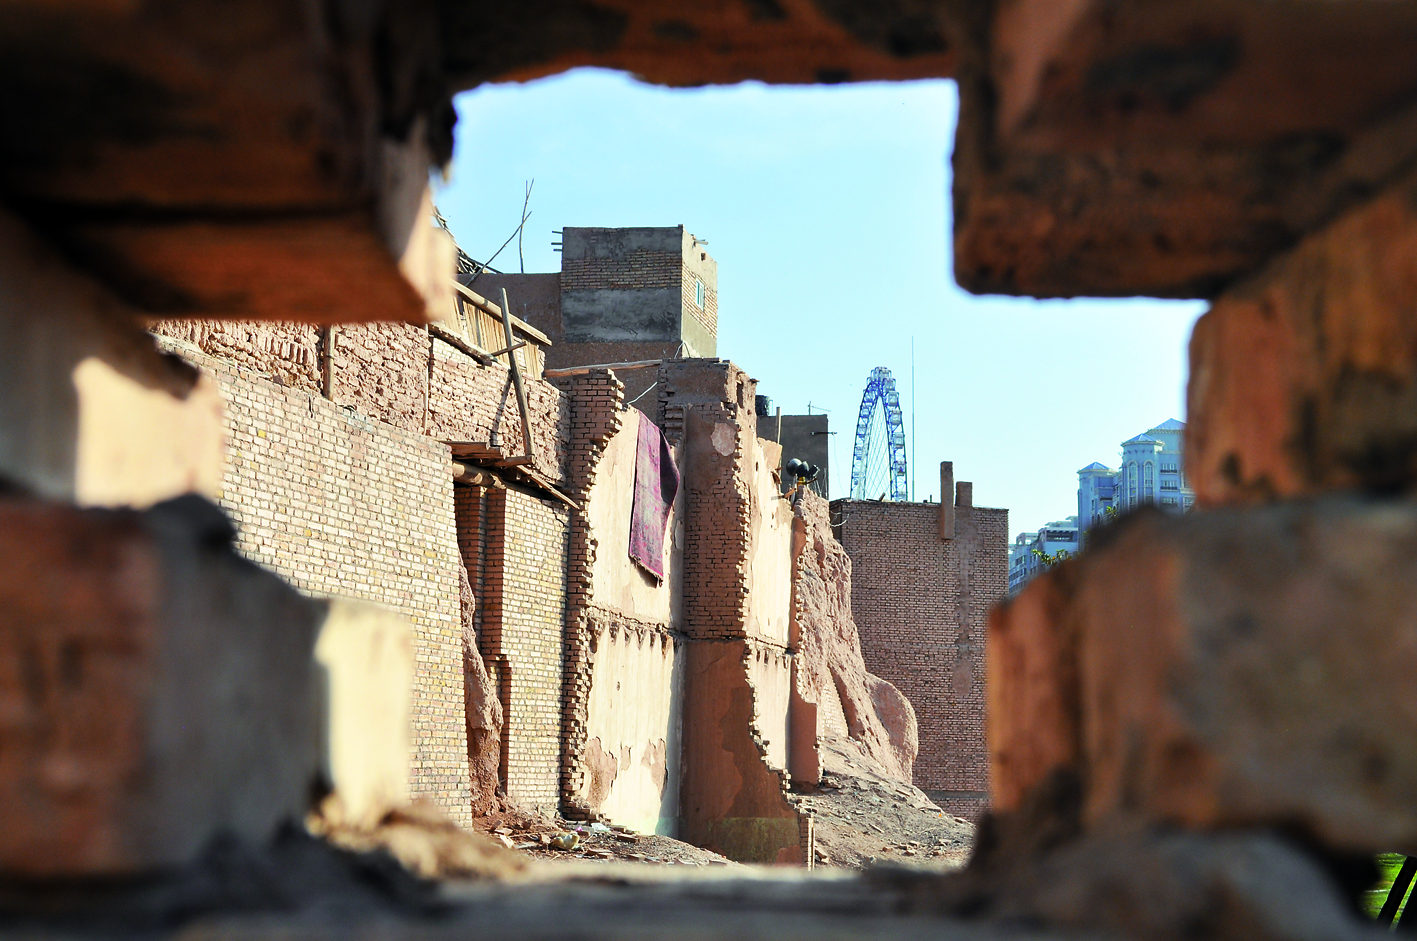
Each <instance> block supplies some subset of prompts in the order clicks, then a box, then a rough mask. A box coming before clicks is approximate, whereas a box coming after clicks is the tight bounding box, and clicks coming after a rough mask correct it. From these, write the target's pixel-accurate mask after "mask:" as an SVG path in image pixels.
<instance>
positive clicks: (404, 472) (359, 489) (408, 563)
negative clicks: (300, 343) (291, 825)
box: [165, 340, 470, 823]
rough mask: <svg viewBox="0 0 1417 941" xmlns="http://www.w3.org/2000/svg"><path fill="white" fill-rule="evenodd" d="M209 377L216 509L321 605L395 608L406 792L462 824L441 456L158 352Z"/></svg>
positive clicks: (461, 746) (458, 652) (191, 352)
mask: <svg viewBox="0 0 1417 941" xmlns="http://www.w3.org/2000/svg"><path fill="white" fill-rule="evenodd" d="M165 345H166V346H167V347H168V348H169V349H174V350H175V351H176V352H178V353H180V354H181V355H182V356H183V357H184V358H186V359H188V360H190V361H192V362H194V363H196V364H197V365H198V366H200V367H201V368H202V369H204V370H205V371H206V372H208V373H209V374H211V375H212V376H213V377H214V378H215V379H216V381H217V382H218V384H219V385H220V387H221V391H222V397H223V399H224V400H225V402H226V410H227V422H228V428H229V435H230V438H229V444H228V458H227V468H226V473H225V476H224V478H223V484H222V491H221V494H220V497H219V502H220V503H221V505H222V506H223V508H225V509H226V511H227V512H228V513H229V514H231V517H232V519H233V521H234V522H235V523H236V525H237V526H238V528H239V530H240V536H239V541H238V545H239V546H240V548H241V551H242V552H243V553H245V554H246V555H247V556H248V557H250V558H251V559H253V560H255V561H257V562H259V563H261V564H263V565H265V566H267V567H269V568H271V569H273V570H274V571H276V572H279V573H280V574H281V575H283V576H284V577H286V578H287V579H289V580H290V581H291V582H292V583H293V584H294V585H296V586H297V587H298V588H300V589H301V590H303V591H305V592H308V593H309V594H312V595H317V596H331V595H335V596H343V597H348V598H361V599H364V600H367V601H372V602H375V603H376V604H381V605H385V606H387V607H390V608H394V609H396V610H398V611H400V612H401V613H403V614H404V615H405V616H407V617H408V619H409V621H410V623H411V624H412V625H413V630H414V655H415V659H416V675H415V680H414V690H413V740H414V753H413V756H412V781H411V789H412V792H413V794H414V795H415V796H421V797H426V798H429V799H431V800H433V801H434V802H436V803H437V804H438V805H440V806H441V807H442V808H443V809H444V810H446V811H447V812H448V813H449V814H450V815H451V816H452V817H453V819H455V820H457V821H459V822H460V823H467V822H469V820H470V805H469V802H470V791H469V782H468V765H467V739H466V729H465V725H464V719H463V700H462V689H463V677H462V670H463V665H462V641H461V622H460V608H459V600H458V579H457V569H456V568H455V566H456V565H457V564H458V555H457V540H456V532H455V529H454V521H453V507H452V478H451V476H450V475H449V473H448V455H447V448H446V446H444V445H442V444H440V443H438V442H436V441H433V440H431V439H429V438H425V437H423V436H421V435H416V434H409V433H408V432H405V431H402V430H399V429H397V428H393V427H390V426H389V425H387V424H384V423H382V422H378V421H373V420H371V419H369V418H367V417H365V416H362V415H360V414H359V413H357V412H354V411H351V410H349V409H344V408H340V407H339V406H337V405H335V404H333V403H331V402H329V401H327V400H325V399H324V398H321V397H320V396H318V395H313V394H311V393H309V392H306V391H301V390H296V389H290V388H281V387H280V386H277V385H275V384H274V383H272V382H269V381H267V380H265V379H253V378H246V377H244V376H240V375H238V374H237V372H236V369H235V368H233V366H232V365H231V364H230V363H227V362H224V361H222V360H219V359H214V358H211V357H208V356H204V355H202V354H201V353H200V351H198V350H197V349H195V348H194V347H191V346H188V345H186V344H181V343H174V342H172V341H171V340H168V341H167V342H166V344H165Z"/></svg>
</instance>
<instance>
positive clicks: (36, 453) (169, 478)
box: [0, 213, 225, 506]
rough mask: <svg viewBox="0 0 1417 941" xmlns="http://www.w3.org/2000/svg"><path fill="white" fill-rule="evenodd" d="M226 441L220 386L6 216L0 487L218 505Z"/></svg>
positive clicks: (133, 501) (0, 294)
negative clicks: (164, 348)
mask: <svg viewBox="0 0 1417 941" xmlns="http://www.w3.org/2000/svg"><path fill="white" fill-rule="evenodd" d="M224 438H225V422H224V420H223V416H222V405H221V399H220V396H219V395H218V393H217V390H216V388H215V386H214V385H213V384H212V383H211V382H210V381H208V380H203V379H201V378H200V377H199V374H198V373H197V371H196V370H195V369H193V368H192V367H190V366H188V365H187V364H185V363H183V362H181V361H180V360H178V359H177V358H176V357H173V356H166V355H164V354H162V353H160V352H159V350H158V348H157V346H156V345H155V344H154V342H153V339H152V337H150V336H148V335H147V334H146V333H144V332H143V329H142V327H141V326H140V325H139V324H138V322H137V320H136V318H135V317H134V316H133V312H132V311H131V310H129V309H127V308H126V307H125V306H124V305H123V304H122V303H121V302H119V301H118V299H117V298H115V297H114V296H113V295H112V294H110V293H109V292H108V291H107V290H105V289H104V288H103V287H102V286H100V285H98V284H96V283H94V282H92V281H90V280H89V279H87V278H85V277H84V276H82V275H80V274H79V273H77V272H76V271H74V270H73V269H72V268H70V267H69V266H68V264H67V263H66V262H65V261H63V260H62V259H60V258H59V257H57V256H56V255H55V254H54V253H53V252H52V251H51V250H50V249H49V248H48V247H47V246H46V245H45V244H44V243H43V242H42V241H41V240H39V239H38V238H37V237H36V236H35V235H34V234H33V233H32V232H31V231H30V230H29V229H28V227H27V226H25V224H24V223H23V222H21V221H20V220H18V219H16V218H14V217H12V216H10V215H8V214H6V213H0V477H3V478H8V479H9V480H10V481H12V482H14V483H15V484H18V485H19V486H22V487H24V488H25V489H27V490H30V491H33V492H34V493H37V494H39V495H41V496H44V497H49V498H53V499H64V500H78V501H80V502H83V503H91V504H101V505H109V506H118V505H133V506H148V505H151V504H152V503H155V502H157V501H158V500H165V499H168V498H170V497H175V496H178V495H180V494H183V493H189V492H198V493H202V494H205V495H207V496H214V495H215V493H216V490H217V488H218V486H219V484H220V481H221V473H222V467H223V444H224Z"/></svg>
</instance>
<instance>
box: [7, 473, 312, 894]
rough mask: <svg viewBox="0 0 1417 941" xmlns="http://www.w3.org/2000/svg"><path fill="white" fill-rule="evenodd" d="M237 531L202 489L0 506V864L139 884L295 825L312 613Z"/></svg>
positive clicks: (305, 753)
mask: <svg viewBox="0 0 1417 941" xmlns="http://www.w3.org/2000/svg"><path fill="white" fill-rule="evenodd" d="M231 538H232V530H231V527H230V524H229V523H228V521H227V519H226V517H225V516H224V515H222V513H221V512H220V511H219V510H217V509H216V508H215V507H213V506H212V505H211V504H209V503H207V502H205V501H204V500H201V499H200V498H197V497H182V498H179V499H177V500H173V501H169V502H167V503H163V504H159V505H157V506H155V507H153V508H152V509H151V510H149V511H146V512H143V513H137V512H134V511H111V510H80V509H75V508H73V507H70V506H64V505H57V504H49V503H43V502H37V501H23V500H7V501H0V558H4V559H5V564H4V566H3V567H0V808H2V809H3V810H0V813H3V817H4V819H5V821H6V825H5V827H4V828H3V829H2V830H0V872H3V873H5V874H6V875H9V876H27V877H36V876H49V877H53V876H95V875H113V874H126V873H136V872H142V871H146V870H152V869H156V868H160V867H166V866H171V865H176V864H180V863H183V862H185V861H187V860H189V859H191V858H192V857H193V856H194V855H195V854H196V853H197V852H198V851H199V850H201V849H202V847H203V846H204V845H205V844H207V843H208V842H209V841H210V840H211V839H212V838H213V837H215V836H216V835H217V834H228V835H231V836H234V837H236V838H238V839H244V840H248V841H252V842H259V841H262V840H264V839H266V838H268V837H269V836H270V835H271V834H272V833H273V831H274V830H275V828H276V827H277V826H278V825H279V824H280V823H281V822H282V821H284V820H288V819H292V818H294V819H298V818H299V817H300V816H301V815H302V814H303V813H304V811H305V809H306V805H307V802H308V800H309V796H310V793H311V788H312V786H313V784H314V782H315V778H316V775H317V771H318V752H317V738H318V736H317V721H318V719H317V716H318V709H317V703H316V698H315V691H314V684H313V680H314V677H313V671H312V658H311V650H312V647H313V644H314V640H315V631H316V629H317V627H318V624H319V615H320V608H319V606H318V605H317V604H316V603H315V602H312V601H309V600H307V599H305V598H303V597H302V596H300V595H299V594H298V593H297V592H296V591H295V590H294V589H292V588H290V587H289V586H288V585H286V584H285V583H284V582H282V581H281V580H280V579H279V578H277V577H276V576H274V575H272V574H270V573H268V572H266V571H264V570H263V569H261V568H259V567H258V566H256V565H254V564H252V563H250V562H247V561H245V560H243V559H241V558H240V557H239V556H237V554H236V553H235V551H234V550H233V548H232V546H231Z"/></svg>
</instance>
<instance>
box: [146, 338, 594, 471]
mask: <svg viewBox="0 0 1417 941" xmlns="http://www.w3.org/2000/svg"><path fill="white" fill-rule="evenodd" d="M324 330H325V333H324V334H323V335H324V336H326V337H328V341H327V342H328V344H329V362H328V364H326V363H325V361H324V353H325V350H324V348H323V347H324V342H325V341H322V339H321V337H322V333H321V328H319V327H314V326H311V325H309V324H282V323H251V322H241V321H209V320H164V321H159V322H158V323H156V324H154V326H153V332H154V333H156V334H158V335H159V336H163V337H168V338H171V339H175V340H178V341H180V342H182V343H185V344H188V348H195V349H196V351H198V352H200V353H204V354H206V355H208V356H212V357H215V358H216V359H219V360H222V361H224V362H226V363H229V364H231V365H232V366H234V367H239V369H240V371H241V372H242V373H243V374H246V375H250V374H253V373H254V374H255V375H259V376H261V377H263V378H268V379H270V380H271V381H273V382H274V383H276V384H277V385H282V386H285V387H287V388H293V389H301V390H304V391H308V392H314V393H319V392H321V391H322V390H323V389H324V378H323V376H324V373H325V370H326V367H327V366H328V372H329V387H330V388H329V394H330V398H331V400H332V401H333V402H334V403H335V404H336V405H342V406H347V407H349V408H353V409H355V410H356V411H357V412H359V413H360V414H361V415H364V416H366V417H369V418H373V419H376V420H378V421H381V422H384V423H386V424H389V425H392V426H394V427H395V428H399V429H401V430H403V431H406V432H409V433H411V434H418V435H428V436H429V437H432V438H436V439H438V440H440V441H478V442H485V441H487V440H488V439H489V437H490V436H491V435H492V431H493V429H494V428H495V429H496V432H497V438H498V440H499V442H500V445H501V448H502V450H503V452H504V453H506V454H508V455H513V454H520V453H521V452H522V447H523V445H522V430H521V429H522V423H521V413H520V411H519V410H518V408H517V400H516V394H515V392H514V390H513V388H512V381H511V370H510V369H508V368H507V367H506V366H503V365H502V364H500V363H494V364H492V365H490V366H484V365H482V364H481V363H479V362H477V361H476V360H474V359H473V358H472V357H470V356H468V355H467V354H465V353H463V352H462V351H460V350H458V349H455V348H454V347H452V346H450V345H449V344H447V343H444V342H443V341H441V340H438V339H437V338H435V337H432V336H430V335H429V333H428V331H427V330H426V329H424V328H423V327H417V326H413V325H411V324H404V323H374V324H342V325H339V326H333V327H328V328H324ZM525 385H526V393H527V409H528V411H529V412H530V413H531V426H532V427H531V432H532V451H533V453H534V454H535V456H536V465H535V466H536V469H537V470H539V471H540V472H541V473H543V474H545V475H546V476H548V477H550V478H552V479H553V480H558V481H559V480H563V479H564V478H565V468H564V464H565V443H566V427H567V417H568V414H569V412H568V406H567V403H566V400H565V397H564V396H563V395H562V393H561V392H560V390H558V389H557V388H556V387H555V386H553V385H551V384H550V383H547V382H542V381H539V380H535V381H532V380H528V381H526V383H525Z"/></svg>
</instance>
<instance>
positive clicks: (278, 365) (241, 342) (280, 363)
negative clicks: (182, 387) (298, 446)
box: [150, 320, 322, 392]
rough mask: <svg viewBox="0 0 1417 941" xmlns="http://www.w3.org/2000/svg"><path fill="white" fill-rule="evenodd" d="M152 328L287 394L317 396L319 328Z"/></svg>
mask: <svg viewBox="0 0 1417 941" xmlns="http://www.w3.org/2000/svg"><path fill="white" fill-rule="evenodd" d="M150 329H151V330H152V332H153V333H155V334H157V335H158V336H162V337H168V338H170V339H174V340H180V341H182V342H184V343H188V344H190V345H191V346H193V347H196V349H198V350H199V351H201V352H202V353H205V354H206V355H207V356H213V357H216V358H217V359H221V360H225V361H226V362H229V363H231V364H233V365H234V366H237V367H240V369H241V371H242V373H243V374H245V375H247V376H259V377H261V378H264V379H270V380H271V381H272V382H274V383H275V384H276V385H281V386H285V387H287V388H291V389H302V390H304V391H306V392H319V391H321V388H322V387H321V384H320V382H321V380H320V369H321V362H320V328H319V327H317V326H314V325H313V324H308V323H278V322H270V323H262V322H252V321H238V320H159V321H156V322H155V323H153V324H152V325H151V328H150Z"/></svg>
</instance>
